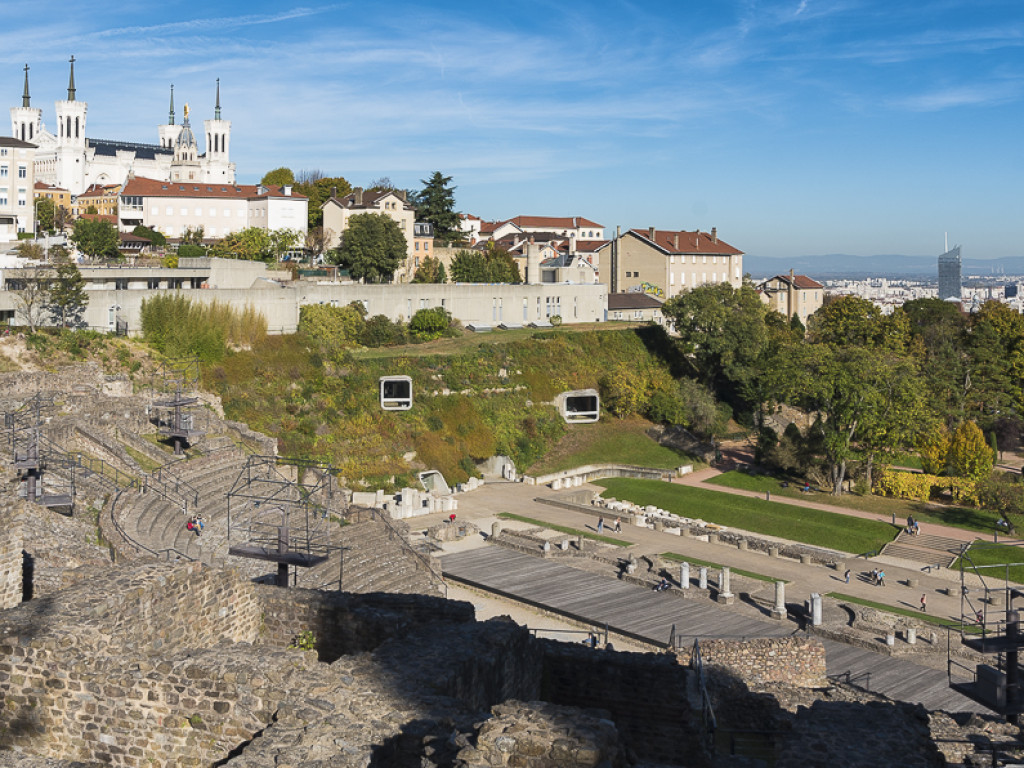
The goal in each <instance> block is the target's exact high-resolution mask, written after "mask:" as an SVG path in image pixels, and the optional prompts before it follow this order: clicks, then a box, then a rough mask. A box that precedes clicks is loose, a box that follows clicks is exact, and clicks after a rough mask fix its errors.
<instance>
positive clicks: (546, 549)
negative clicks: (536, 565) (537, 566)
mask: <svg viewBox="0 0 1024 768" xmlns="http://www.w3.org/2000/svg"><path fill="white" fill-rule="evenodd" d="M550 551H551V542H550V541H545V542H544V554H545V555H546V554H547V553H548V552H550Z"/></svg>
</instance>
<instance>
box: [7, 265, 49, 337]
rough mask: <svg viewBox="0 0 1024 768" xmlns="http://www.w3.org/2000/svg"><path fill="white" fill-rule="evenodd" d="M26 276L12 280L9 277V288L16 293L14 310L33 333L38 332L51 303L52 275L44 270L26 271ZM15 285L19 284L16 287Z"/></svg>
mask: <svg viewBox="0 0 1024 768" xmlns="http://www.w3.org/2000/svg"><path fill="white" fill-rule="evenodd" d="M23 274H24V277H21V278H18V279H16V280H12V279H11V278H10V277H9V276H8V278H7V284H8V290H10V291H11V293H13V295H14V311H15V314H16V315H17V316H18V317H19V318H21V320H22V322H24V323H25V325H27V326H28V328H29V331H30V332H31V333H35V332H36V328H38V327H39V326H40V325H41V324H42V321H43V318H44V316H45V315H46V308H47V306H48V305H49V303H50V275H49V273H48V272H46V271H43V270H32V271H31V273H30V272H29V270H25V271H24V273H23ZM13 285H17V286H18V287H17V288H14V287H13Z"/></svg>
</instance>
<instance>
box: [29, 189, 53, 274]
mask: <svg viewBox="0 0 1024 768" xmlns="http://www.w3.org/2000/svg"><path fill="white" fill-rule="evenodd" d="M46 199H47V198H45V197H37V198H36V199H35V201H34V202H33V203H32V213H33V216H34V217H35V220H36V226H35V236H36V240H38V239H39V230H40V229H41V228H42V226H41V222H40V221H39V204H40V203H41V202H43V201H44V200H46ZM43 260H44V261H49V260H50V238H49V237H48V236H44V237H43Z"/></svg>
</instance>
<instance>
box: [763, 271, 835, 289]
mask: <svg viewBox="0 0 1024 768" xmlns="http://www.w3.org/2000/svg"><path fill="white" fill-rule="evenodd" d="M769 280H780V281H782V282H783V283H791V284H792V285H793V287H794V288H799V289H801V290H811V291H817V290H821V289H823V288H824V287H825V286H824V285H822V284H821V283H819V282H817V281H816V280H812V279H811V278H809V277H808V276H807V275H776V276H775V277H771V278H769ZM765 282H767V281H765ZM762 285H763V283H762Z"/></svg>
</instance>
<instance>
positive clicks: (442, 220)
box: [413, 171, 462, 244]
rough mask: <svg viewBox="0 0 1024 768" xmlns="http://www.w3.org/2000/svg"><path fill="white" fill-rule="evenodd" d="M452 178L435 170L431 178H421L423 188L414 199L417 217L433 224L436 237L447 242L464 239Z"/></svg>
mask: <svg viewBox="0 0 1024 768" xmlns="http://www.w3.org/2000/svg"><path fill="white" fill-rule="evenodd" d="M451 180H452V177H451V176H444V175H442V174H441V172H440V171H435V172H434V175H433V176H431V177H430V178H429V179H420V183H421V184H422V185H423V189H422V190H420V191H419V192H418V193H417V194H416V198H415V200H414V201H413V204H414V205H415V206H416V218H417V219H419V220H420V221H425V222H428V223H430V224H433V225H434V239H435V240H437V241H439V242H442V243H445V244H448V243H452V242H455V241H457V240H461V239H462V232H461V230H460V227H459V215H458V214H457V213H456V212H455V187H453V186H451Z"/></svg>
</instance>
